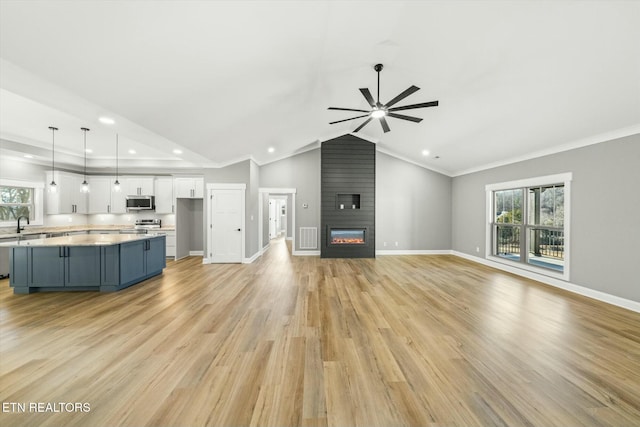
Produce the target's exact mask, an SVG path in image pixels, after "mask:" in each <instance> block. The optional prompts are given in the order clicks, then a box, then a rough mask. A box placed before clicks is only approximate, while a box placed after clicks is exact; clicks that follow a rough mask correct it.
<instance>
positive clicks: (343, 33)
mask: <svg viewBox="0 0 640 427" xmlns="http://www.w3.org/2000/svg"><path fill="white" fill-rule="evenodd" d="M0 12H1V13H0V57H1V62H0V67H1V68H0V89H1V92H0V137H1V138H2V146H0V148H3V149H4V151H3V153H4V155H9V154H10V155H18V154H19V153H21V152H25V153H26V152H30V153H31V154H32V155H35V156H36V157H38V156H42V157H43V158H45V157H46V152H47V150H49V149H50V146H51V133H50V131H49V129H48V126H51V125H55V126H57V127H58V128H59V129H60V131H59V132H58V134H57V135H56V147H57V149H60V150H61V152H62V153H63V154H67V155H68V156H70V157H72V158H77V159H80V158H81V156H82V132H81V131H80V127H82V126H86V127H89V128H91V131H90V133H89V134H88V137H87V141H88V146H89V148H91V149H92V153H90V154H89V155H88V156H89V162H90V165H93V166H95V167H106V166H108V165H110V164H112V163H113V158H114V156H115V134H116V133H118V134H119V138H120V154H119V155H120V156H121V157H122V158H123V159H124V161H128V162H130V164H132V165H139V166H141V167H156V168H157V167H207V166H214V167H215V166H221V165H226V164H230V163H233V162H236V161H239V160H242V159H247V158H253V159H254V160H256V161H257V162H258V163H260V164H263V163H267V162H270V161H273V160H275V159H278V158H282V157H285V156H289V155H292V154H294V153H296V152H299V151H302V150H305V149H308V148H310V147H313V146H315V145H317V144H318V141H323V140H326V139H330V138H332V137H335V136H337V135H340V134H344V133H348V132H351V131H353V130H354V129H355V128H356V127H357V126H358V125H359V124H360V123H361V120H354V121H347V122H343V123H340V124H336V125H329V124H328V123H329V122H331V121H335V120H340V119H344V118H348V117H352V115H350V113H348V112H338V111H329V110H327V107H329V106H338V107H351V108H356V109H367V108H368V105H367V103H366V101H365V99H364V98H363V96H362V95H361V94H360V92H359V91H358V88H363V87H367V88H369V89H370V90H371V91H372V93H374V96H375V92H376V74H375V72H374V70H373V65H374V64H376V63H383V64H384V70H383V71H382V74H381V88H380V99H381V101H382V102H384V101H387V100H389V99H390V98H392V97H394V96H395V95H397V94H398V93H400V92H401V91H403V90H404V89H406V88H408V87H409V86H411V85H416V86H418V87H420V88H421V90H420V91H418V92H416V93H415V94H413V95H411V96H410V97H408V98H406V99H405V100H403V101H402V102H400V103H398V105H404V104H413V103H417V102H426V101H432V100H438V101H439V102H440V105H439V106H438V107H435V108H425V109H420V110H412V111H411V115H414V116H417V117H421V118H423V119H424V120H423V121H422V122H421V123H419V124H416V123H411V122H407V121H402V120H397V119H393V118H391V119H388V123H389V125H390V127H391V132H388V133H383V132H382V129H381V127H380V125H379V124H378V123H374V122H371V123H369V124H368V125H367V126H366V127H365V128H364V129H362V130H361V131H360V132H358V135H359V136H362V137H364V138H366V139H368V140H371V141H374V142H376V143H377V144H378V147H379V149H380V150H382V151H385V152H388V153H391V154H393V155H396V156H398V157H401V158H404V159H407V160H409V161H412V162H415V163H418V164H420V165H424V166H425V167H429V168H431V169H434V170H438V171H442V172H444V173H447V174H449V175H457V174H461V173H465V172H467V171H471V170H477V169H480V168H484V167H487V166H489V165H495V164H500V163H506V162H511V161H514V160H517V159H522V158H526V157H530V156H534V155H538V154H541V153H548V152H553V151H556V150H560V149H563V148H568V147H573V146H579V145H584V144H588V143H593V142H599V141H601V140H606V139H610V138H613V137H616V136H623V135H628V134H631V133H636V132H638V131H639V129H640V3H639V2H625V1H621V2H618V1H571V2H551V1H548V2H547V1H512V2H506V1H455V2H452V1H440V2H438V1H296V2H294V1H163V2H150V1H130V2H125V1H122V2H113V1H59V0H47V1H35V0H31V1H12V0H2V1H1V2H0ZM407 113H408V112H407ZM354 115H357V114H354ZM104 116H106V117H110V118H112V119H114V120H115V123H114V124H112V125H106V124H103V123H100V122H99V121H98V118H99V117H104ZM270 147H272V148H273V152H269V150H268V149H269V148H270ZM129 149H135V151H136V153H135V154H129V153H128V150H129ZM175 149H179V150H181V151H182V153H181V154H174V153H173V150H175ZM423 150H427V151H428V152H429V154H428V155H423V154H422V152H423ZM74 156H75V157H74Z"/></svg>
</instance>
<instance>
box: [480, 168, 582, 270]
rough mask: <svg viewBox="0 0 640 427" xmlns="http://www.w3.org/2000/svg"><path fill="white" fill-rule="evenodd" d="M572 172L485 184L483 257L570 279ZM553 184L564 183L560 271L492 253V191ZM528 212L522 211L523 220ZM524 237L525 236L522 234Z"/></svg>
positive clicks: (523, 268)
mask: <svg viewBox="0 0 640 427" xmlns="http://www.w3.org/2000/svg"><path fill="white" fill-rule="evenodd" d="M572 179H573V174H572V173H571V172H566V173H560V174H555V175H546V176H540V177H534V178H526V179H519V180H516V181H508V182H499V183H495V184H487V185H486V186H485V193H486V207H487V218H486V237H485V258H486V259H487V260H489V261H493V262H498V263H501V264H506V265H509V266H511V267H515V268H520V269H522V270H527V271H531V272H534V273H538V274H543V275H545V276H549V277H554V278H556V279H560V280H565V281H567V282H568V281H569V280H570V261H571V181H572ZM553 184H564V267H563V269H562V273H560V272H556V271H553V270H549V269H546V268H540V267H536V266H534V265H531V264H527V263H522V262H517V261H510V260H508V259H505V258H501V257H497V256H495V255H493V245H492V243H493V226H492V225H493V224H492V223H493V218H494V212H493V210H494V206H493V196H492V195H493V192H494V191H501V190H511V189H515V188H526V187H541V186H546V185H553ZM525 215H528V212H524V211H523V212H522V217H523V220H524V218H525ZM522 238H526V236H522Z"/></svg>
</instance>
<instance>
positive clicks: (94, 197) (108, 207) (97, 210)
mask: <svg viewBox="0 0 640 427" xmlns="http://www.w3.org/2000/svg"><path fill="white" fill-rule="evenodd" d="M88 181H89V186H90V189H91V191H90V192H89V209H88V212H89V213H90V214H105V213H114V214H115V213H126V212H127V208H126V198H125V197H126V196H125V194H124V193H123V192H122V191H115V190H114V187H113V184H114V181H115V178H114V177H112V176H90V177H88Z"/></svg>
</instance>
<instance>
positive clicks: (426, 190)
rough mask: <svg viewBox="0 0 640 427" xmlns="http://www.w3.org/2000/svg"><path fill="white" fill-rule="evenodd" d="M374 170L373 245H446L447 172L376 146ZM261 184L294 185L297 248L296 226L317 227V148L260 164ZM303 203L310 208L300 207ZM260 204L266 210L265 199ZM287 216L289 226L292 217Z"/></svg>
mask: <svg viewBox="0 0 640 427" xmlns="http://www.w3.org/2000/svg"><path fill="white" fill-rule="evenodd" d="M376 175H377V177H376V232H377V236H376V249H379V250H384V249H387V250H392V249H398V250H446V249H451V184H452V180H451V178H449V177H447V176H445V175H442V174H439V173H437V172H433V171H431V170H428V169H424V168H422V167H419V166H416V165H413V164H411V163H407V162H405V161H403V160H400V159H397V158H395V157H391V156H389V155H386V154H383V153H380V152H377V153H376ZM260 187H285V188H297V194H296V230H295V233H296V250H299V247H298V238H297V236H299V232H298V229H299V227H318V229H319V228H320V149H316V150H312V151H308V152H306V153H302V154H298V155H296V156H293V157H289V158H286V159H283V160H279V161H277V162H273V163H269V164H267V165H264V166H262V167H261V168H260ZM303 203H308V204H309V208H308V209H303V208H302V204H303ZM399 206H404V208H403V209H398V207H399ZM288 208H289V209H291V204H289V207H288ZM264 209H265V212H267V209H268V204H267V202H265V206H264ZM265 216H266V215H265ZM288 221H289V228H290V226H291V218H288ZM427 222H428V223H429V224H430V225H429V226H425V224H426V223H427ZM268 226H269V224H268V222H265V223H264V225H263V227H264V228H263V235H264V236H263V244H264V245H266V244H267V242H268V241H269V239H268ZM412 228H413V230H412ZM318 231H319V230H318ZM319 239H320V236H318V240H319ZM385 241H386V242H387V246H386V247H385V246H383V243H384V242H385ZM396 241H397V242H398V246H397V247H396V246H395V245H394V243H395V242H396Z"/></svg>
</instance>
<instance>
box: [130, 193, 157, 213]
mask: <svg viewBox="0 0 640 427" xmlns="http://www.w3.org/2000/svg"><path fill="white" fill-rule="evenodd" d="M155 208H156V204H155V197H154V196H127V210H128V211H147V210H154V209H155Z"/></svg>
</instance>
